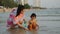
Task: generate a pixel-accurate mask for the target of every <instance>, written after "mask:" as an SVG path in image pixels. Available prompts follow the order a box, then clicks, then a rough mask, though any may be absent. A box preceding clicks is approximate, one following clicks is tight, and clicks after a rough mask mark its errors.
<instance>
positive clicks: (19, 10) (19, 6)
mask: <svg viewBox="0 0 60 34" xmlns="http://www.w3.org/2000/svg"><path fill="white" fill-rule="evenodd" d="M23 9H24V6H23V5H18V8H17V12H16V17H17V16H18V15H19V14H20V13H21V11H22V10H23Z"/></svg>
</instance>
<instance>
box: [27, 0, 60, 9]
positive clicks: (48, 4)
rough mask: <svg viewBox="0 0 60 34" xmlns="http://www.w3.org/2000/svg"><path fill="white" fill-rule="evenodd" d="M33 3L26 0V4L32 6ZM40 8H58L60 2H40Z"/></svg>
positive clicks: (30, 0)
mask: <svg viewBox="0 0 60 34" xmlns="http://www.w3.org/2000/svg"><path fill="white" fill-rule="evenodd" d="M33 1H34V0H28V3H29V4H30V5H34V4H33ZM40 6H41V7H47V8H60V0H40Z"/></svg>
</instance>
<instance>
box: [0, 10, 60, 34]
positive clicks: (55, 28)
mask: <svg viewBox="0 0 60 34" xmlns="http://www.w3.org/2000/svg"><path fill="white" fill-rule="evenodd" d="M31 13H36V14H37V23H38V24H39V26H40V28H39V30H38V31H34V30H33V31H26V30H23V29H20V28H16V29H8V30H7V27H6V20H7V18H8V15H9V12H6V13H0V34H60V9H46V10H39V9H38V10H35V9H33V10H29V11H26V12H25V15H26V20H27V21H28V20H29V19H30V15H31Z"/></svg>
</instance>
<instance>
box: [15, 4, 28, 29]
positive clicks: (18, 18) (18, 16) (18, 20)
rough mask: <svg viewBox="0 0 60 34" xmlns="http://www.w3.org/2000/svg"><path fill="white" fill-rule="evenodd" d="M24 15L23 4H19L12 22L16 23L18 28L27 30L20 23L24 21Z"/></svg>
mask: <svg viewBox="0 0 60 34" xmlns="http://www.w3.org/2000/svg"><path fill="white" fill-rule="evenodd" d="M24 17H25V16H24V6H23V5H19V6H18V9H17V13H16V17H15V20H14V23H15V24H17V25H18V26H19V27H20V28H23V29H26V30H28V29H27V28H25V27H24V26H23V25H22V24H23V23H24V21H25V18H24Z"/></svg>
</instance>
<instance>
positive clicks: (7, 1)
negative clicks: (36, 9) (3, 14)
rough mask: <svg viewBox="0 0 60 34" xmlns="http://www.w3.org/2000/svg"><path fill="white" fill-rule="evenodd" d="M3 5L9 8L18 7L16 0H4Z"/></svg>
mask: <svg viewBox="0 0 60 34" xmlns="http://www.w3.org/2000/svg"><path fill="white" fill-rule="evenodd" d="M1 4H2V5H3V6H5V7H9V8H13V7H16V6H17V3H15V2H14V0H2V1H1Z"/></svg>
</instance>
